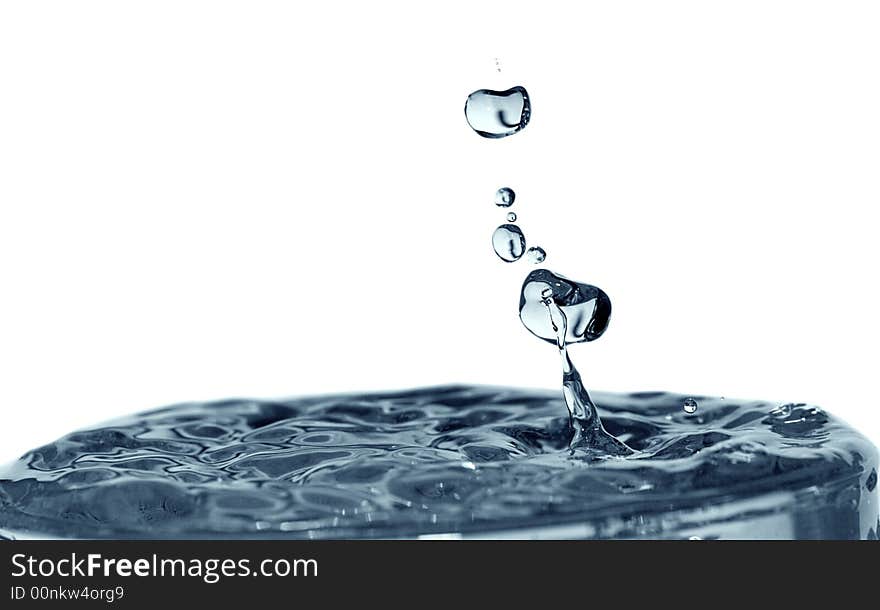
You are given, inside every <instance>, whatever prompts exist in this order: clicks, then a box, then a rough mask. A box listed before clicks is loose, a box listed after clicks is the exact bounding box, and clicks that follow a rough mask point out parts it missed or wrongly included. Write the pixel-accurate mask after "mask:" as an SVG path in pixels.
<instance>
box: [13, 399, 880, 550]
mask: <svg viewBox="0 0 880 610" xmlns="http://www.w3.org/2000/svg"><path fill="white" fill-rule="evenodd" d="M594 398H595V402H596V403H597V404H598V411H599V413H600V414H601V416H602V422H603V424H604V426H605V428H606V429H607V430H608V432H609V433H610V434H613V435H614V436H616V437H617V438H618V439H620V441H621V442H624V443H626V445H627V446H628V447H630V448H631V449H632V451H633V453H632V454H630V455H627V456H624V457H610V458H607V459H599V460H597V459H594V457H595V456H590V455H588V454H587V453H585V452H582V451H579V450H577V449H575V450H574V451H572V450H571V449H570V448H569V443H570V441H571V435H572V429H571V428H570V426H569V422H568V417H567V415H566V414H567V410H566V407H565V404H564V403H563V400H562V398H561V397H560V395H559V392H558V391H539V390H521V389H513V388H493V387H481V386H455V387H437V388H425V389H418V390H412V391H407V392H399V393H386V394H360V395H356V394H351V395H337V396H316V397H305V398H297V399H292V400H283V401H257V400H227V401H223V402H216V403H189V404H182V405H177V406H172V407H167V408H164V409H159V410H155V411H150V412H147V413H143V414H139V415H135V416H131V417H126V418H123V419H120V420H118V421H116V422H112V423H110V424H106V425H103V426H100V427H96V428H93V429H91V430H86V431H82V432H77V433H74V434H71V435H68V436H66V437H64V438H62V439H60V440H58V441H56V442H54V443H52V444H49V445H46V446H45V447H41V448H39V449H36V450H34V451H32V452H30V453H28V454H26V455H25V456H24V457H23V458H22V459H21V460H20V461H18V462H16V463H15V464H13V465H12V466H11V467H10V468H8V469H6V470H4V471H3V472H2V474H0V531H3V532H5V534H6V535H10V534H12V535H15V536H41V537H42V536H60V537H89V538H106V537H111V538H112V537H160V538H179V537H248V538H250V537H272V538H278V537H289V538H343V537H415V536H440V537H445V536H464V537H469V536H499V537H506V536H511V537H565V538H631V537H650V538H690V537H693V536H698V537H700V538H874V537H876V536H877V528H878V518H877V489H876V486H877V474H876V471H877V455H876V453H875V450H874V448H873V447H872V445H871V444H870V443H869V442H868V441H867V440H866V439H865V438H864V437H862V436H861V435H859V434H858V433H857V432H855V431H854V430H852V429H851V428H849V427H847V426H846V425H845V424H843V423H841V422H840V421H838V420H836V419H834V418H833V417H831V416H830V415H828V414H827V413H825V412H824V411H822V410H821V409H818V408H816V407H812V406H809V405H777V404H770V403H766V402H743V401H733V400H724V399H716V398H707V397H691V396H685V395H675V394H665V393H652V394H651V393H649V394H629V395H627V394H603V393H598V394H595V396H594ZM688 398H695V399H696V400H697V401H698V402H699V410H698V411H696V412H695V413H693V414H689V413H687V412H685V411H684V409H683V408H682V406H683V405H684V404H685V401H686V400H687V399H688Z"/></svg>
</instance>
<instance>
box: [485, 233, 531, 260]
mask: <svg viewBox="0 0 880 610" xmlns="http://www.w3.org/2000/svg"><path fill="white" fill-rule="evenodd" d="M492 247H493V248H495V254H497V255H498V257H499V258H500V259H501V260H503V261H505V262H508V263H512V262H513V261H517V260H519V259H520V257H522V255H523V253H524V252H525V251H526V236H525V235H523V232H522V230H521V229H520V228H519V227H518V226H516V225H501V226H500V227H498V228H497V229H495V232H494V233H493V234H492Z"/></svg>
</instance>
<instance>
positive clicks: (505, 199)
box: [495, 186, 516, 208]
mask: <svg viewBox="0 0 880 610" xmlns="http://www.w3.org/2000/svg"><path fill="white" fill-rule="evenodd" d="M515 199H516V193H514V192H513V189H512V188H510V187H509V186H502V187H501V188H500V189H498V190H497V191H495V205H497V206H500V207H502V208H509V207H510V206H512V205H513V201H514V200H515Z"/></svg>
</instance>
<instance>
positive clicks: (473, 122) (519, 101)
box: [464, 87, 532, 138]
mask: <svg viewBox="0 0 880 610" xmlns="http://www.w3.org/2000/svg"><path fill="white" fill-rule="evenodd" d="M531 114H532V107H531V103H530V102H529V94H528V92H527V91H526V90H525V88H524V87H511V88H510V89H507V90H506V91H493V90H491V89H479V90H477V91H474V92H473V93H471V94H470V95H469V96H468V98H467V102H465V105H464V115H465V118H466V119H467V122H468V125H470V126H471V129H473V130H474V131H476V132H477V133H478V134H479V135H481V136H483V137H484V138H505V137H507V136H511V135H513V134H515V133H516V132H518V131H522V130H523V129H525V128H526V125H528V124H529V118H530V117H531Z"/></svg>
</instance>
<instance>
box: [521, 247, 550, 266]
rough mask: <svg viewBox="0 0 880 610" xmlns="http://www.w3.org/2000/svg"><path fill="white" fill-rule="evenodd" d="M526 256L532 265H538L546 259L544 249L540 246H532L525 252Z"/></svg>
mask: <svg viewBox="0 0 880 610" xmlns="http://www.w3.org/2000/svg"><path fill="white" fill-rule="evenodd" d="M526 256H527V257H528V259H529V262H530V263H532V264H533V265H540V264H541V263H543V262H544V259H546V258H547V253H546V252H544V248H542V247H541V246H532V247H531V248H529V249H528V251H527V252H526Z"/></svg>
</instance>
